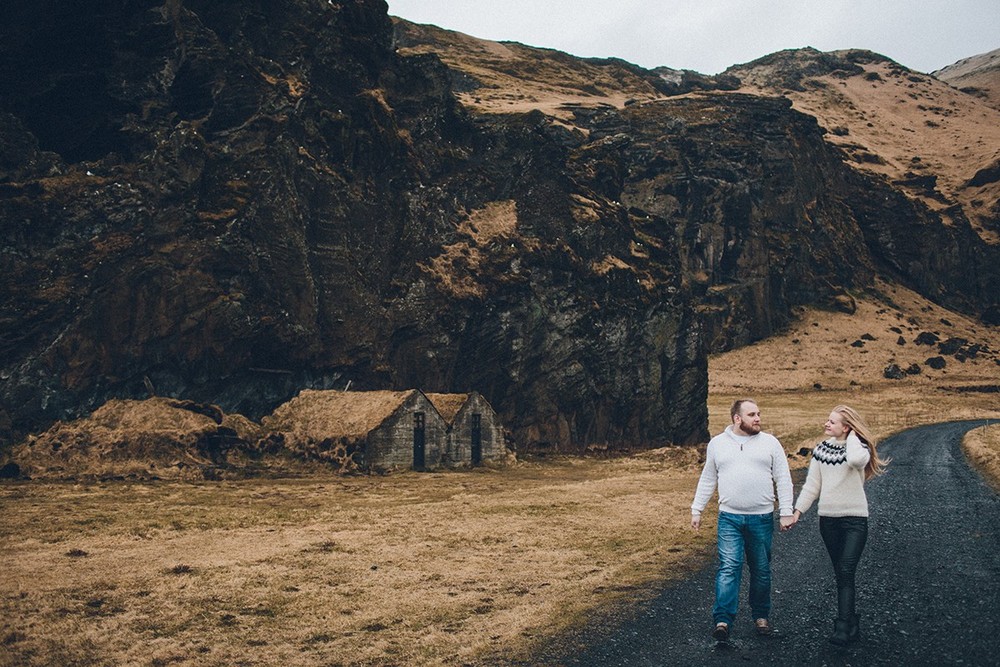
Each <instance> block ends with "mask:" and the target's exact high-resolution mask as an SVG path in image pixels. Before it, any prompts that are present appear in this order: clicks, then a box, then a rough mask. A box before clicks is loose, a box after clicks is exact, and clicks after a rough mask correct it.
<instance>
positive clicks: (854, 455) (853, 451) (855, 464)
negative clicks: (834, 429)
mask: <svg viewBox="0 0 1000 667" xmlns="http://www.w3.org/2000/svg"><path fill="white" fill-rule="evenodd" d="M871 457H872V455H871V451H870V450H869V449H868V447H866V446H865V444H864V443H863V442H861V438H859V437H858V436H857V435H855V434H854V431H851V432H850V433H848V434H847V465H849V466H851V467H852V468H854V469H856V470H860V469H862V468H864V467H865V466H866V465H868V461H870V460H871Z"/></svg>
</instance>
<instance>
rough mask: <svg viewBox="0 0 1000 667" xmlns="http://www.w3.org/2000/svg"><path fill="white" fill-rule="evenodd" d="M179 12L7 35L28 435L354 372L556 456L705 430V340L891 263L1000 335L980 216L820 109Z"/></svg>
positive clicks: (256, 19) (140, 13) (706, 80)
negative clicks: (901, 171) (878, 163)
mask: <svg viewBox="0 0 1000 667" xmlns="http://www.w3.org/2000/svg"><path fill="white" fill-rule="evenodd" d="M170 7H172V8H173V10H172V13H171V11H167V9H168V8H153V9H150V8H148V7H146V6H145V5H142V4H141V3H128V4H127V5H126V6H125V9H126V10H127V11H124V12H121V13H118V14H114V15H113V16H112V15H111V14H108V15H103V14H96V15H94V16H93V17H84V18H82V19H80V17H72V16H62V17H57V18H55V19H53V18H52V17H51V16H48V15H46V14H45V13H44V11H42V10H40V9H38V8H37V7H35V6H34V5H32V3H27V2H21V3H18V4H17V6H16V10H17V11H15V12H13V13H12V16H14V17H15V18H16V19H17V20H16V21H15V22H13V23H11V24H10V27H9V28H8V32H10V33H11V34H14V33H17V34H18V35H21V37H19V38H18V39H11V40H4V41H3V42H2V43H0V55H2V56H4V58H5V60H6V61H7V62H11V63H15V64H16V67H13V68H8V69H6V70H4V71H3V72H0V75H2V78H0V91H2V92H3V95H2V96H0V99H2V100H3V106H2V107H0V145H2V146H3V149H4V150H3V155H4V162H3V163H2V164H0V225H2V231H3V235H4V238H5V239H7V240H6V241H4V245H3V247H2V250H3V252H2V255H0V256H2V258H3V268H4V270H5V275H6V276H7V278H6V280H5V282H4V283H3V291H4V296H5V299H4V305H3V308H2V310H0V321H2V323H3V331H4V336H3V338H2V340H0V346H2V347H0V349H2V352H3V358H4V359H5V361H4V363H3V368H2V369H0V372H2V374H3V376H4V378H5V379H6V380H7V381H6V382H5V384H4V387H3V389H2V399H3V410H4V413H5V415H6V417H5V419H6V423H7V424H9V426H7V427H6V431H5V432H6V434H7V435H6V437H7V438H11V437H15V436H16V435H17V434H19V433H23V432H25V431H26V430H29V429H33V428H36V427H37V426H39V425H43V424H45V423H47V422H50V421H52V420H53V419H57V418H63V417H66V416H71V415H73V414H79V413H81V412H86V411H88V410H89V409H92V408H93V407H96V406H97V405H100V404H101V403H102V402H104V401H105V400H107V399H108V398H142V397H145V396H146V395H148V387H150V386H152V387H154V388H155V390H156V391H157V392H158V393H160V394H162V395H171V396H176V397H182V398H187V399H191V400H197V401H201V402H209V403H216V404H219V405H221V406H222V407H223V408H224V409H225V411H226V412H229V413H232V412H241V413H243V414H246V415H248V416H251V417H258V416H260V415H263V414H266V413H267V412H268V411H269V410H270V409H272V408H273V407H274V406H275V405H277V404H278V403H280V402H282V401H283V400H286V399H287V398H289V397H290V396H291V395H293V394H294V393H295V392H297V391H298V390H300V389H303V388H343V387H345V386H347V385H348V383H351V386H354V387H356V388H359V389H364V388H373V389H398V388H411V387H420V388H422V389H424V390H427V391H446V392H447V391H467V390H470V389H476V390H478V391H480V392H481V393H483V395H484V396H486V397H487V399H488V400H489V401H490V402H491V403H492V404H493V405H494V406H495V407H496V408H497V409H498V411H499V412H500V413H501V415H502V417H503V419H504V421H505V422H506V423H507V424H508V425H509V426H510V428H511V430H512V432H513V434H514V438H515V441H516V442H518V443H519V445H521V446H524V447H527V448H535V449H539V450H543V451H582V450H583V449H585V448H586V447H587V446H590V445H595V446H601V447H605V446H608V447H633V446H654V445H659V444H663V443H665V442H674V443H679V444H680V443H693V442H699V441H701V440H702V439H703V438H704V437H705V435H706V433H707V432H706V424H707V412H706V407H705V397H706V392H707V370H706V368H707V361H706V357H707V354H708V352H709V351H710V350H717V351H718V350H728V349H734V348H737V347H740V346H743V345H746V344H748V343H750V342H753V341H755V340H760V339H762V338H765V337H767V336H769V335H771V334H772V333H774V332H776V331H778V330H780V329H781V328H782V327H784V326H786V325H787V324H788V323H789V322H790V321H791V319H792V318H793V315H794V313H793V309H794V308H795V307H796V306H799V305H803V304H821V305H828V306H830V307H834V306H835V305H837V304H841V305H842V304H845V303H850V293H851V292H852V291H853V292H859V291H866V290H870V289H874V284H875V283H874V280H875V278H876V276H877V275H887V276H888V277H890V278H892V279H895V280H899V281H901V282H903V283H905V284H908V285H910V286H912V287H914V288H915V289H917V290H918V291H920V292H921V293H923V294H924V295H927V296H930V297H932V298H935V299H937V300H939V301H941V302H944V303H948V304H951V305H952V306H953V307H956V308H961V309H964V310H965V311H967V312H972V311H974V312H976V313H977V314H978V315H979V316H981V317H982V318H983V319H984V320H986V321H994V320H995V321H998V322H1000V312H998V311H997V308H998V304H997V296H996V294H995V290H993V289H992V288H991V286H992V285H995V284H996V283H997V271H998V270H1000V268H998V267H1000V262H997V261H996V259H997V258H996V249H995V246H994V245H992V244H991V243H989V242H988V238H986V235H984V234H982V233H981V232H980V231H979V230H976V229H973V227H972V224H971V223H970V221H969V219H968V217H966V213H965V208H964V205H963V203H962V201H960V200H957V199H956V201H955V202H954V204H952V203H946V204H945V205H943V206H941V207H937V206H934V205H932V203H929V202H932V201H933V197H930V198H929V199H928V198H926V197H915V196H911V194H909V193H908V192H907V191H906V190H905V189H904V188H901V187H899V186H898V185H896V184H894V183H893V182H892V180H891V179H890V178H888V177H887V176H886V175H885V174H882V173H879V172H877V171H865V170H863V169H858V168H857V164H856V163H854V162H852V161H851V160H850V159H847V158H845V155H847V151H846V150H845V149H844V148H843V147H840V146H837V145H835V144H834V143H832V142H831V141H829V140H828V137H829V135H830V134H831V133H833V134H835V132H833V131H832V130H831V131H827V129H826V128H824V127H823V126H822V125H821V124H820V123H819V121H818V120H817V118H816V117H815V116H812V115H807V114H803V113H801V112H799V111H797V110H796V109H794V108H793V104H794V102H793V101H792V100H790V99H787V98H782V97H780V96H775V95H767V96H761V95H753V94H748V93H747V92H746V91H742V92H741V91H739V90H735V89H733V85H734V79H733V78H732V77H729V76H726V77H702V76H701V75H696V74H693V73H682V74H681V75H680V79H679V81H678V80H677V78H678V77H677V75H676V73H673V72H667V71H662V70H661V71H660V72H658V73H657V72H656V71H645V70H642V69H641V68H636V67H635V66H629V65H628V64H627V63H623V61H615V60H613V59H610V60H597V61H593V60H591V61H583V60H580V59H574V58H572V57H569V56H566V55H565V54H558V53H550V52H543V51H541V50H531V49H530V47H523V48H524V49H527V50H525V51H522V50H521V47H515V46H513V45H500V46H499V47H498V46H495V45H494V44H480V45H479V47H477V48H478V51H476V50H475V49H471V47H470V44H471V43H469V42H467V41H466V40H465V39H464V38H462V39H459V38H453V37H450V36H448V40H451V41H453V42H454V41H455V40H458V41H459V42H460V43H461V44H462V45H464V46H463V49H459V50H457V51H456V50H454V45H452V47H450V48H452V49H453V50H452V51H447V50H446V49H441V47H440V45H439V46H437V47H435V46H434V44H433V43H431V44H430V45H429V46H428V44H426V43H422V42H420V41H419V40H418V39H417V37H419V36H420V35H423V37H421V39H424V40H427V39H430V38H434V39H438V38H439V37H440V35H442V34H444V33H441V32H438V31H436V30H422V31H417V32H416V33H412V32H411V33H408V37H407V38H406V39H407V40H409V41H400V40H401V38H400V31H401V30H403V31H405V30H407V29H408V28H406V27H405V26H403V28H401V27H400V26H401V24H400V23H399V22H398V21H396V22H395V26H394V25H393V21H392V20H391V19H390V17H389V16H388V14H387V13H386V8H385V5H384V3H381V2H378V1H376V0H355V1H354V2H348V3H340V4H336V5H335V4H327V5H323V4H322V3H320V4H317V3H313V2H307V1H306V0H281V1H280V2H276V3H259V2H252V3H247V4H245V5H240V6H235V5H218V4H213V3H208V2H194V1H193V2H185V3H174V4H172V5H170ZM53 21H55V22H56V23H55V24H53V23H52V22H53ZM60 21H61V23H60ZM415 34H416V36H414V35H415ZM428 35H430V37H428ZM74 40H75V41H74ZM64 42H68V43H70V44H71V46H72V48H70V49H68V51H67V49H66V46H65V44H64ZM421 44H423V45H421ZM435 48H437V49H439V50H443V51H447V52H446V53H445V55H444V56H441V55H439V54H438V53H437V52H435ZM60 49H62V51H60ZM39 52H45V53H47V54H54V53H67V52H68V53H72V54H77V55H78V56H79V58H78V59H60V58H56V57H54V56H53V57H50V58H48V59H39V57H38V53H39ZM469 53H472V56H469V55H468V54H469ZM463 54H464V57H467V58H471V60H462V57H463ZM473 56H474V57H473ZM515 56H516V57H515ZM529 56H530V57H529ZM477 58H478V60H476V59H477ZM449 59H450V61H451V63H452V64H451V65H449ZM511 61H514V62H511ZM460 65H461V66H460ZM532 72H534V73H535V74H532ZM538 72H542V73H543V74H545V76H538V75H537V73H538ZM551 72H557V73H560V74H565V75H566V76H565V77H561V78H560V80H559V81H551V80H548V78H550V77H551V74H550V73H551ZM609 72H612V73H614V75H609V74H608V73H609ZM619 74H621V76H626V77H627V80H628V81H629V82H630V83H628V84H627V85H626V86H624V87H617V88H616V87H615V85H616V84H614V79H615V76H618V75H619ZM532 76H534V77H535V79H532V78H531V77H532ZM664 77H666V79H665V78H664ZM667 79H670V80H667ZM588 80H589V83H587V81H588ZM511 82H514V83H511ZM501 84H503V85H501ZM508 84H510V85H515V86H516V87H515V88H514V89H509V88H505V87H504V86H505V85H508ZM588 85H589V86H591V87H589V88H588V87H587V86H588ZM476 96H478V98H479V101H478V102H477V101H476ZM67 99H68V100H71V101H73V102H74V103H73V104H72V105H69V106H67V105H66V103H65V102H66V100H67ZM501 109H502V110H504V111H505V113H497V111H498V110H501ZM74 130H77V131H75V132H74ZM987 180H988V179H987ZM942 182H943V179H942ZM976 187H985V188H987V189H986V190H984V191H983V192H985V193H986V195H984V196H988V195H989V192H990V190H989V188H990V187H991V183H989V182H988V183H986V184H985V185H984V186H976ZM947 194H948V193H946V192H945V193H943V196H947ZM992 205H993V202H992V201H985V200H984V206H985V207H986V208H987V209H988V208H989V207H990V206H992ZM977 220H979V222H978V224H979V225H980V226H981V227H983V229H986V227H987V226H988V225H987V223H988V222H989V220H987V219H986V218H982V219H977ZM915 227H919V229H920V230H921V233H920V234H919V235H917V234H914V233H913V229H914V228H915ZM986 231H988V229H987V230H986ZM845 248H849V249H850V253H851V255H850V257H851V263H850V264H845V263H844V261H843V257H844V252H845ZM0 421H4V420H3V419H0Z"/></svg>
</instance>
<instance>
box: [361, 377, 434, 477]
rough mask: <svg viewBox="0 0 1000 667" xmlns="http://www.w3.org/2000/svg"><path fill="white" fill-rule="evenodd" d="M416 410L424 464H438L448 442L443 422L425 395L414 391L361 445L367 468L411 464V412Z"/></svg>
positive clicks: (377, 468)
mask: <svg viewBox="0 0 1000 667" xmlns="http://www.w3.org/2000/svg"><path fill="white" fill-rule="evenodd" d="M417 412H422V413H424V435H425V454H424V463H425V467H427V468H437V467H440V466H441V465H442V462H443V460H444V458H445V450H446V447H447V442H448V439H447V424H445V422H444V420H443V419H442V418H441V415H440V414H439V413H438V411H437V409H436V408H435V407H434V406H433V405H432V404H431V402H430V401H428V400H427V397H426V396H424V395H423V394H422V393H421V392H419V391H414V392H413V394H412V395H411V396H410V397H409V398H407V399H406V401H405V402H404V403H403V404H402V405H401V406H400V407H399V408H398V409H397V410H396V411H395V412H393V413H392V415H391V416H390V417H389V418H388V419H386V420H385V421H384V422H383V423H382V424H381V425H380V426H379V427H378V428H376V429H374V430H373V431H372V432H371V433H369V434H368V439H367V446H366V448H365V465H366V467H367V468H369V469H372V470H379V469H383V470H385V469H392V468H402V469H409V468H412V467H413V424H414V417H413V415H414V413H417Z"/></svg>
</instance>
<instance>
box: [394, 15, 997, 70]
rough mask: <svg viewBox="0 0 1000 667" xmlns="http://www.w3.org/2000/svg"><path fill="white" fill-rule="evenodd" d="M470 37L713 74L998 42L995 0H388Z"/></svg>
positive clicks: (939, 59)
mask: <svg viewBox="0 0 1000 667" xmlns="http://www.w3.org/2000/svg"><path fill="white" fill-rule="evenodd" d="M387 1H388V4H389V13H390V14H392V15H393V16H399V17H400V18H404V19H407V20H409V21H413V22H415V23H431V24H433V25H437V26H440V27H442V28H447V29H448V30H457V31H459V32H464V33H466V34H468V35H472V36H473V37H480V38H482V39H490V40H496V41H501V40H507V41H514V42H521V43H522V44H527V45H529V46H539V47H546V48H552V49H558V50H560V51H566V52H567V53H571V54H573V55H577V56H587V57H610V56H614V57H618V58H622V59H624V60H627V61H629V62H631V63H635V64H637V65H641V66H643V67H646V68H653V67H658V66H661V65H665V66H667V67H673V68H675V69H691V70H695V71H697V72H701V73H702V74H716V73H718V72H721V71H722V70H724V69H726V68H727V67H729V66H730V65H735V64H738V63H745V62H749V61H751V60H755V59H757V58H760V57H761V56H765V55H768V54H770V53H774V52H775V51H781V50H783V49H792V48H800V47H804V46H812V47H814V48H817V49H819V50H821V51H833V50H836V49H847V48H858V49H868V50H870V51H875V52H876V53H881V54H882V55H885V56H888V57H889V58H892V59H893V60H895V61H896V62H898V63H900V64H901V65H905V66H906V67H909V68H910V69H914V70H917V71H920V72H931V71H933V70H937V69H941V68H942V67H945V66H947V65H950V64H952V63H954V62H956V61H958V60H961V59H962V58H966V57H968V56H974V55H978V54H980V53H985V52H987V51H992V50H994V49H997V48H1000V0H937V1H933V0H611V1H610V2H609V1H607V0H496V1H495V2H489V1H488V0H387Z"/></svg>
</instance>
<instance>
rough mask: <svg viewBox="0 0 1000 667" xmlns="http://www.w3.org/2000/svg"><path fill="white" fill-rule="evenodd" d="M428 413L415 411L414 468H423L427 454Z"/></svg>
mask: <svg viewBox="0 0 1000 667" xmlns="http://www.w3.org/2000/svg"><path fill="white" fill-rule="evenodd" d="M425 423H426V415H424V413H423V412H414V413H413V468H414V469H415V470H423V469H424V465H425V462H426V455H427V434H426V429H425Z"/></svg>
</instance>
